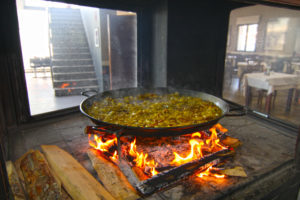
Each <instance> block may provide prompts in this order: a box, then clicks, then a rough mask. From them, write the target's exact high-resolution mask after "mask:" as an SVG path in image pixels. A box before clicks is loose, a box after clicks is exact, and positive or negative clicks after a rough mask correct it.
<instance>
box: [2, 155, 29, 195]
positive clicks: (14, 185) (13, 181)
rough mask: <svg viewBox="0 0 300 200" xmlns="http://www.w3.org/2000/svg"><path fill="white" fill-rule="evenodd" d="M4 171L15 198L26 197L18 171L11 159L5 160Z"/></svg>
mask: <svg viewBox="0 0 300 200" xmlns="http://www.w3.org/2000/svg"><path fill="white" fill-rule="evenodd" d="M6 171H7V176H8V181H9V185H10V188H11V191H12V194H13V196H14V199H15V200H22V199H26V196H25V193H24V190H23V188H22V185H21V183H20V180H19V176H18V173H17V171H16V169H15V167H14V164H13V163H12V161H6Z"/></svg>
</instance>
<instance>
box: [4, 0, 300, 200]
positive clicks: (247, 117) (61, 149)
mask: <svg viewBox="0 0 300 200" xmlns="http://www.w3.org/2000/svg"><path fill="white" fill-rule="evenodd" d="M4 1H5V4H4V6H5V8H6V9H7V11H6V10H5V9H2V7H1V8H0V9H1V10H3V13H4V14H6V15H7V18H8V22H10V23H9V27H8V30H13V31H12V32H13V33H15V34H11V35H10V34H7V33H6V34H4V37H0V40H1V41H4V40H7V41H8V42H6V41H4V47H5V49H6V50H7V52H6V54H5V56H2V57H0V60H1V64H2V66H3V67H1V68H0V70H1V72H4V73H0V77H1V78H0V80H1V81H3V83H5V84H0V88H1V98H0V107H1V109H0V166H1V167H0V170H1V171H0V172H1V173H2V174H3V175H5V176H1V181H0V197H1V198H2V196H3V199H8V198H9V197H8V196H11V195H15V198H21V199H38V197H39V199H83V200H85V199H86V200H89V199H94V198H95V199H132V200H134V199H146V200H152V199H153V200H154V199H155V200H156V199H157V200H165V199H172V200H179V199H187V200H189V199H190V200H192V199H204V200H205V199H295V197H296V195H297V193H298V190H299V180H300V179H299V162H298V161H299V157H300V156H299V133H298V131H299V130H298V127H295V126H294V125H289V124H287V123H285V122H279V121H275V120H273V119H272V115H268V114H267V115H264V113H260V112H257V111H256V110H251V109H252V107H251V106H250V105H252V104H251V103H250V101H246V102H245V105H246V106H241V105H237V104H235V103H233V102H229V101H224V100H223V99H222V90H223V87H222V86H223V83H222V82H223V78H224V58H225V54H226V42H228V43H231V41H233V39H232V37H231V36H230V38H229V39H228V41H226V38H227V27H228V23H229V14H230V12H231V11H232V10H233V9H235V8H237V7H246V6H249V4H256V3H257V1H251V0H249V1H243V0H225V1H222V2H221V1H218V0H204V1H202V2H201V5H199V2H195V1H192V0H188V1H187V2H182V1H181V0H172V1H169V0H163V1H156V0H150V1H147V0H145V1H144V0H141V1H135V0H128V1H93V0H90V1H81V0H68V2H78V3H81V4H82V5H84V4H85V5H91V6H96V7H97V8H96V10H97V11H95V10H94V7H93V8H91V7H84V8H82V7H80V8H79V7H78V6H75V7H73V6H71V5H68V6H67V8H68V9H69V8H71V9H76V10H77V11H76V12H79V13H80V14H81V19H82V21H85V20H86V21H87V22H86V23H85V26H86V27H85V26H84V27H85V28H88V27H90V25H91V24H90V23H91V22H92V21H93V20H94V19H99V17H100V25H101V19H106V20H104V21H105V23H106V25H105V26H104V27H106V32H107V34H108V32H110V33H111V35H110V37H111V38H112V37H114V36H118V37H120V38H123V37H125V38H126V39H125V40H126V41H129V42H131V45H129V46H127V45H125V46H126V48H125V49H126V50H128V51H129V52H131V53H132V54H130V55H129V54H127V53H124V52H121V51H120V48H118V47H120V46H122V45H124V44H123V43H122V42H121V41H119V42H115V43H114V42H112V41H111V45H109V44H108V43H109V41H110V40H108V39H107V40H105V41H106V42H107V49H109V48H108V47H111V49H110V51H109V50H108V52H107V53H108V54H107V57H109V52H111V55H110V56H111V57H113V56H114V55H113V51H114V50H115V51H116V52H115V56H116V57H117V59H116V60H115V61H118V62H119V61H120V60H122V58H123V57H122V56H124V57H125V58H124V59H125V60H126V63H127V64H128V63H129V64H130V67H131V68H130V70H128V71H130V72H132V73H130V74H131V75H132V77H133V78H132V77H131V78H130V79H126V78H124V77H125V76H124V75H126V74H127V72H128V71H126V70H125V71H122V70H118V71H117V72H116V74H117V75H120V77H121V78H120V79H117V81H116V82H113V80H115V79H111V77H113V75H114V74H113V73H111V74H110V73H109V72H110V71H109V70H110V69H109V66H110V65H109V64H110V62H108V65H109V66H108V68H106V69H108V71H106V72H105V67H104V66H103V63H104V62H103V63H102V64H100V65H97V66H98V67H100V69H101V70H102V74H101V75H102V76H103V77H106V79H105V78H103V80H102V82H101V84H102V87H103V88H102V90H101V89H99V88H98V94H95V95H92V96H90V97H88V98H87V99H85V100H84V102H85V103H84V102H82V104H81V106H80V107H79V108H78V107H77V108H75V109H74V110H73V113H72V114H70V113H63V112H53V113H48V114H45V115H40V116H38V115H37V116H34V117H32V115H33V112H31V115H30V113H29V105H28V101H27V94H26V86H25V80H23V79H24V78H25V77H24V76H23V75H24V73H23V72H24V71H23V65H22V61H21V60H22V56H21V55H20V52H21V51H20V50H21V49H20V43H19V40H18V36H19V35H18V34H17V33H18V21H17V13H16V11H17V10H15V8H12V6H11V5H12V4H13V3H11V1H10V0H4ZM21 2H22V3H25V4H22V5H23V6H24V5H28V6H24V8H25V7H26V9H32V8H33V7H34V9H33V10H43V11H44V10H45V8H44V7H43V6H42V8H40V7H41V5H39V6H38V7H39V8H38V9H37V8H36V5H33V4H30V2H33V1H29V0H28V1H26V0H24V1H21ZM26 2H27V3H28V4H26ZM35 2H37V1H35ZM250 2H252V3H250ZM14 3H15V2H14ZM47 3H48V1H47ZM22 5H21V7H22ZM59 5H60V3H59ZM102 5H103V6H102ZM216 5H218V6H216ZM99 7H101V8H102V7H103V8H106V9H100V11H99V10H98V8H99ZM298 8H299V7H297V9H298ZM60 9H61V8H59V9H58V8H55V9H54V10H56V11H57V10H60ZM63 9H65V8H63ZM111 9H113V10H111ZM88 10H89V11H90V10H93V11H95V12H93V13H94V15H89V14H88V13H87V11H88ZM129 11H130V12H129ZM103 12H104V13H105V16H106V18H105V17H104V18H103V17H102V18H101V13H102V14H103ZM111 12H112V13H113V14H112V15H110V14H111ZM0 13H1V14H2V12H0ZM108 13H109V14H108ZM179 13H180V14H179ZM71 15H72V14H71ZM107 15H109V17H107ZM113 16H114V17H116V18H119V17H121V18H123V17H125V18H129V19H130V20H129V21H130V23H129V24H130V25H132V26H130V27H131V28H130V30H128V29H126V27H127V28H128V26H122V24H118V25H117V26H116V27H115V28H116V29H118V28H120V29H121V30H120V32H118V33H120V34H119V35H118V34H112V32H113V31H114V29H113V27H110V28H108V27H109V26H108V24H110V23H111V24H112V22H113V21H114V17H113ZM54 18H55V17H54ZM250 18H251V17H250ZM5 19H6V18H5ZM247 19H248V17H247ZM253 19H256V17H253V18H251V20H253ZM243 20H245V18H243V17H242V21H243ZM4 21H5V20H4ZM58 21H60V20H58ZM243 22H244V21H243ZM278 23H279V24H281V23H283V24H284V23H286V21H285V20H275V21H272V22H271V23H270V26H267V27H266V28H267V29H268V30H269V31H270V32H272V31H274V27H276V24H278ZM2 25H7V23H3V22H2ZM69 26H73V24H72V23H71V24H63V25H61V26H59V27H60V28H59V29H64V28H67V27H69ZM259 27H260V26H256V25H252V24H247V25H245V24H238V26H237V27H236V28H237V29H238V30H239V31H240V32H241V35H240V37H237V39H236V42H238V41H244V43H243V42H241V43H240V44H239V45H237V48H238V50H239V53H240V51H242V50H245V52H244V53H249V51H251V52H252V50H253V49H256V48H254V45H253V43H251V41H252V42H253V41H254V35H255V32H256V29H257V32H259ZM91 30H92V31H91V32H88V33H87V35H89V36H86V37H87V38H86V40H87V44H88V48H89V50H90V51H91V54H92V50H91V49H92V48H95V49H98V50H99V49H102V46H101V45H102V44H100V43H101V42H100V41H102V39H101V38H102V36H103V34H102V31H103V29H101V28H100V29H97V28H95V29H94V28H91ZM118 30H119V29H118ZM230 30H233V29H230ZM57 31H58V30H57ZM275 32H276V31H275ZM9 33H11V32H9ZM50 33H51V34H50V35H52V33H53V32H52V31H51V32H50ZM125 33H130V35H131V36H134V37H130V38H127V36H126V34H125ZM242 33H243V34H242ZM70 35H72V34H71V33H70V34H68V36H69V37H67V39H70ZM245 35H246V38H247V37H248V36H249V41H248V39H246V40H245ZM271 35H272V34H271ZM52 36H53V35H52ZM61 37H62V36H61ZM107 37H108V35H107ZM88 38H93V40H92V41H90V40H89V39H88ZM243 39H244V40H243ZM76 42H79V39H78V40H76ZM8 43H10V44H9V45H8ZM70 43H71V44H73V41H72V42H70ZM248 43H249V46H248ZM118 45H120V46H118ZM114 47H116V48H115V49H113V48H114ZM50 49H52V50H53V49H54V46H52V47H51V48H50ZM79 49H80V48H79ZM248 50H249V51H248ZM53 52H54V51H50V55H52V56H53V57H54V56H55V54H51V53H53ZM98 53H99V52H98ZM102 53H103V52H102ZM102 53H101V56H102V57H101V59H102V60H101V59H100V60H101V62H102V61H103V54H102ZM98 55H99V54H98ZM71 57H72V56H71ZM74 57H76V58H79V57H80V56H79V54H76V55H74ZM90 57H91V58H92V60H93V65H94V68H96V67H95V66H96V64H97V63H96V61H95V60H94V57H93V55H91V56H90ZM120 57H122V58H120ZM65 58H66V57H64V56H61V57H60V59H59V60H60V61H62V62H64V61H63V60H64V59H65ZM119 59H120V60H119ZM127 59H128V60H129V61H128V60H127ZM44 61H45V62H48V61H49V60H47V59H45V60H44V59H34V60H33V61H32V62H33V63H35V62H38V63H39V64H41V63H43V62H44ZM54 61H55V60H54ZM110 61H111V64H113V62H114V60H113V59H111V60H110ZM127 61H128V62H127ZM120 62H121V63H122V61H120ZM50 63H51V59H50ZM54 63H55V62H54ZM95 63H96V64H95ZM99 63H100V61H99ZM99 63H98V64H99ZM250 63H251V62H250ZM56 64H57V63H56ZM111 66H112V65H111ZM123 67H124V68H125V66H123ZM53 68H55V67H54V65H53V66H52V68H51V69H53ZM126 69H127V68H126ZM45 70H46V71H45V74H46V75H47V70H48V69H47V67H46V69H45ZM97 72H100V70H98V71H95V73H94V75H95V76H97ZM107 73H108V74H107ZM118 73H120V74H118ZM225 73H227V71H225ZM268 73H269V72H268V71H266V74H264V75H266V76H271V75H272V72H270V74H269V75H268ZM105 74H106V75H105ZM39 75H43V73H42V74H41V73H40V74H39V70H37V77H38V76H39ZM52 75H53V74H52ZM52 75H51V76H52ZM110 75H111V76H110ZM225 76H226V75H225ZM123 78H124V79H123ZM225 79H226V77H225ZM97 81H99V80H97ZM98 83H99V82H98ZM101 84H100V83H99V85H98V86H100V85H101ZM71 86H72V87H71ZM73 86H74V87H75V86H78V84H77V83H76V84H73V83H72V82H62V83H61V85H60V88H59V89H60V91H62V92H63V93H64V92H65V93H67V94H70V93H71V94H72V92H75V91H73V90H72V89H74V87H73ZM98 86H97V87H98ZM137 86H138V87H137ZM167 86H168V87H167ZM70 87H71V88H70ZM130 87H133V88H130ZM154 87H155V88H154ZM100 88H101V87H100ZM119 88H122V89H119ZM182 88H184V89H182ZM2 89H3V90H2ZM154 89H156V90H158V91H160V92H159V93H161V92H162V91H174V90H177V91H186V93H184V94H185V95H187V96H189V98H192V97H195V95H196V94H197V95H200V96H201V97H205V98H207V99H206V100H209V101H210V102H211V103H214V104H215V105H217V106H218V107H219V108H220V109H221V110H222V114H224V115H221V116H220V115H219V118H214V119H212V120H209V121H206V122H203V123H202V122H199V123H200V124H197V123H196V122H195V121H193V120H192V122H195V123H196V124H195V123H192V124H183V125H182V126H179V125H178V126H177V124H176V120H177V118H179V119H182V118H183V119H185V118H184V117H183V116H188V115H189V113H188V112H185V110H183V111H182V112H177V113H176V115H173V116H174V118H173V119H170V121H171V123H169V124H167V125H164V124H163V123H162V125H161V124H159V123H160V122H161V121H155V123H150V125H153V124H154V126H152V127H146V126H144V125H143V124H146V123H143V122H141V123H138V124H142V126H138V127H134V126H130V125H128V126H127V125H124V124H123V125H122V124H119V123H111V122H108V121H105V120H103V119H102V118H94V117H92V116H88V115H87V113H85V112H84V110H83V109H84V108H86V107H87V106H89V105H92V104H91V102H90V101H88V100H91V99H93V98H96V99H98V100H99V99H101V98H102V97H108V98H107V99H108V100H107V101H106V103H107V104H110V103H112V102H113V101H115V99H114V98H118V97H120V95H121V96H123V95H124V94H128V93H126V92H128V91H129V93H130V95H134V94H136V93H134V92H133V91H138V92H143V91H145V90H154ZM180 89H182V90H180ZM2 91H3V94H4V95H2ZM80 91H83V92H85V94H88V93H87V91H85V90H80ZM247 92H248V93H249V90H248V91H246V93H247ZM250 93H251V92H250ZM175 94H176V93H175ZM262 94H263V92H262ZM252 95H253V96H255V95H254V94H253V92H252ZM263 95H264V94H263ZM224 96H226V95H225V94H224ZM5 97H7V98H5ZM225 98H227V97H225ZM264 98H265V96H264V97H263V99H264ZM29 99H30V97H29ZM228 99H229V98H228ZM35 100H37V99H35ZM86 100H87V101H86ZM248 100H249V99H248ZM236 102H237V103H238V104H242V103H239V102H238V101H236ZM39 103H40V104H41V105H42V106H45V107H47V106H48V107H50V104H47V103H43V102H42V101H39ZM75 103H76V105H77V103H78V102H75ZM246 103H247V104H246ZM252 103H253V102H252ZM68 105H69V104H68ZM116 105H117V107H118V109H117V111H115V110H112V111H109V112H108V114H109V115H113V114H114V113H116V112H119V113H121V114H124V113H128V111H127V110H126V109H124V108H123V107H122V105H120V104H118V103H117V104H116ZM184 105H185V104H184ZM269 105H270V104H269ZM186 106H187V107H193V105H192V106H190V104H187V105H186ZM204 107H205V108H207V107H210V106H204ZM184 108H186V107H184ZM193 108H194V107H193ZM237 109H239V110H242V111H244V112H242V113H239V112H237ZM78 110H81V111H82V113H79V112H78ZM159 110H162V111H164V113H168V112H169V111H168V110H169V106H168V105H163V106H162V107H161V108H160V109H159ZM39 111H42V110H39ZM75 112H78V113H75ZM141 112H143V110H142V111H141ZM131 114H133V115H135V114H136V113H134V112H133V113H131ZM194 114H195V112H194ZM197 114H198V113H196V115H197ZM215 114H216V113H215ZM233 115H234V116H237V117H235V118H232V116H233ZM123 116H125V115H123ZM148 117H149V118H150V116H148ZM196 117H197V116H196ZM151 118H152V117H151ZM102 120H103V121H102ZM138 120H140V119H138ZM142 120H144V121H151V119H147V113H146V117H145V116H144V117H143V119H142ZM120 121H122V120H120ZM123 121H126V120H123ZM183 123H186V121H185V120H183ZM218 123H219V124H221V125H219V124H218ZM156 125H157V126H158V127H155V126H156ZM297 134H298V138H297ZM295 147H296V149H295ZM4 161H5V162H4ZM295 161H296V162H295ZM6 175H7V176H6ZM6 177H7V178H8V180H7V179H5V178H6ZM5 181H9V183H7V182H5ZM2 186H3V187H2ZM41 188H42V189H41ZM2 191H3V192H2Z"/></svg>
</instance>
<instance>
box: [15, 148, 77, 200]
mask: <svg viewBox="0 0 300 200" xmlns="http://www.w3.org/2000/svg"><path fill="white" fill-rule="evenodd" d="M32 152H34V150H33V149H30V150H29V151H28V152H26V153H25V154H23V155H22V156H21V157H20V158H18V160H16V161H15V169H16V172H17V174H18V176H19V181H20V184H21V185H22V187H23V188H25V187H26V186H25V182H24V177H23V173H22V171H21V169H20V163H21V160H23V159H24V158H25V157H26V156H27V155H28V154H30V153H32ZM50 171H51V174H53V176H54V178H55V180H56V181H57V182H58V183H59V185H61V183H60V180H59V178H58V176H57V175H56V174H55V173H54V172H53V170H52V169H51V168H50ZM25 195H26V193H25ZM61 199H62V200H72V198H71V197H70V195H69V194H68V193H67V191H66V190H65V189H64V188H63V187H61Z"/></svg>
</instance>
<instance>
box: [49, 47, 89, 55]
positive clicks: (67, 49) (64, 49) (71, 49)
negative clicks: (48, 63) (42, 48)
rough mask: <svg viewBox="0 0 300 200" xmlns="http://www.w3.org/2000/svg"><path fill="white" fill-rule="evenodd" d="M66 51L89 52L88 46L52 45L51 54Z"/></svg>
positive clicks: (69, 52) (68, 52)
mask: <svg viewBox="0 0 300 200" xmlns="http://www.w3.org/2000/svg"><path fill="white" fill-rule="evenodd" d="M61 53H67V54H71V53H73V54H76V53H90V49H89V48H88V47H77V48H76V47H67V48H66V47H53V55H56V54H61Z"/></svg>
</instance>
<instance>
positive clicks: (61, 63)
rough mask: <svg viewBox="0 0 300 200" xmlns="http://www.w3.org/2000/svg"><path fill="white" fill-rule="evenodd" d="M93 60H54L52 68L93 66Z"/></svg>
mask: <svg viewBox="0 0 300 200" xmlns="http://www.w3.org/2000/svg"><path fill="white" fill-rule="evenodd" d="M92 64H93V60H92V59H76V60H75V59H74V60H72V59H53V60H52V66H73V65H92Z"/></svg>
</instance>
